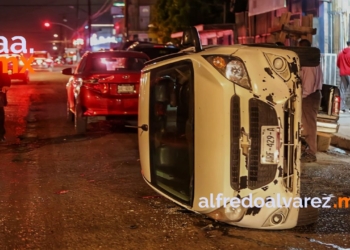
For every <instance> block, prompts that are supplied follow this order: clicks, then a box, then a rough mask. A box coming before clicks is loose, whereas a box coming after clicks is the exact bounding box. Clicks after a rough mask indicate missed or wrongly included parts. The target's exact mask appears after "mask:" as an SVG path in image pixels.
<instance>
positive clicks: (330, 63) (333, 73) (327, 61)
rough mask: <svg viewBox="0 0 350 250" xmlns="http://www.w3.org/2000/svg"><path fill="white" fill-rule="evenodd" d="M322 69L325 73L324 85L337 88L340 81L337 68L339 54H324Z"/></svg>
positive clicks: (322, 56) (322, 55)
mask: <svg viewBox="0 0 350 250" xmlns="http://www.w3.org/2000/svg"><path fill="white" fill-rule="evenodd" d="M321 68H322V72H323V84H328V85H334V86H337V85H338V82H339V81H340V79H339V76H338V75H339V73H338V68H337V54H333V53H322V54H321Z"/></svg>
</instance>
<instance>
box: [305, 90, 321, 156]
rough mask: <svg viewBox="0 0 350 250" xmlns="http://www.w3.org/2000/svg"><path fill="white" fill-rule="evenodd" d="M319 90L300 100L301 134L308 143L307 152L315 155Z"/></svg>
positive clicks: (319, 103) (319, 102) (319, 101)
mask: <svg viewBox="0 0 350 250" xmlns="http://www.w3.org/2000/svg"><path fill="white" fill-rule="evenodd" d="M321 97H322V96H321V91H319V90H318V91H316V92H315V93H313V94H311V95H308V96H307V97H305V98H303V101H302V119H301V122H302V124H303V134H304V135H305V141H306V143H307V144H308V145H309V149H308V152H309V153H311V154H313V155H316V152H317V114H318V109H319V107H320V105H321Z"/></svg>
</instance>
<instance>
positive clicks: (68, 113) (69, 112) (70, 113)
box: [67, 101, 74, 122]
mask: <svg viewBox="0 0 350 250" xmlns="http://www.w3.org/2000/svg"><path fill="white" fill-rule="evenodd" d="M67 121H69V122H73V121H74V114H73V113H72V111H70V108H69V102H68V101H67Z"/></svg>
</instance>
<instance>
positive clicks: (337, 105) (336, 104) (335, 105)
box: [332, 95, 341, 115]
mask: <svg viewBox="0 0 350 250" xmlns="http://www.w3.org/2000/svg"><path fill="white" fill-rule="evenodd" d="M340 101H341V99H340V96H338V95H336V96H334V99H333V107H332V115H339V111H340Z"/></svg>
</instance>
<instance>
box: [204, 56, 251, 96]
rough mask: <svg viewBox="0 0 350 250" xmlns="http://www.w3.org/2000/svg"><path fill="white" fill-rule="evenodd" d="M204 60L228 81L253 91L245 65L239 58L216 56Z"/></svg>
mask: <svg viewBox="0 0 350 250" xmlns="http://www.w3.org/2000/svg"><path fill="white" fill-rule="evenodd" d="M204 58H205V59H206V60H207V61H208V62H209V63H210V64H211V65H213V66H214V68H215V69H216V70H218V71H219V72H220V73H221V74H222V75H223V76H224V77H226V79H228V80H230V81H231V82H233V83H235V84H238V85H240V86H241V87H243V88H247V89H251V86H250V80H249V77H248V73H247V70H246V68H245V65H244V63H243V61H242V60H241V59H239V58H238V57H231V56H221V55H217V56H216V55H215V56H205V57H204Z"/></svg>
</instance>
